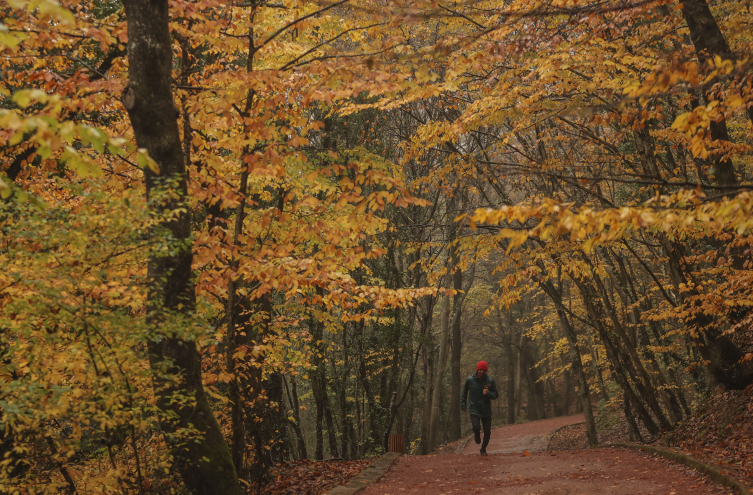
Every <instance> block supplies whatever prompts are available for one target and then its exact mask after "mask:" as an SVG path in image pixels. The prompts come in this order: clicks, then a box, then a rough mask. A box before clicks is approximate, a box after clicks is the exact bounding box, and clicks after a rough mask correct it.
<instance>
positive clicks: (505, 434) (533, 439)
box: [463, 413, 586, 454]
mask: <svg viewBox="0 0 753 495" xmlns="http://www.w3.org/2000/svg"><path fill="white" fill-rule="evenodd" d="M585 420H586V417H585V416H584V415H583V413H580V414H574V415H572V416H561V417H559V418H553V419H544V420H541V421H529V422H528V423H521V424H519V425H510V426H500V427H498V428H492V438H491V440H490V441H489V446H488V447H487V448H486V451H487V452H488V453H490V454H508V453H511V452H523V451H524V450H527V451H528V452H543V451H545V450H546V445H547V443H549V437H550V436H551V434H552V432H554V430H556V429H557V428H561V427H563V426H567V425H572V424H575V423H583V422H584V421H585ZM482 435H483V434H482ZM479 449H480V447H479V446H478V445H476V443H475V442H474V441H473V440H471V441H470V442H468V445H466V446H465V450H463V454H478V451H479Z"/></svg>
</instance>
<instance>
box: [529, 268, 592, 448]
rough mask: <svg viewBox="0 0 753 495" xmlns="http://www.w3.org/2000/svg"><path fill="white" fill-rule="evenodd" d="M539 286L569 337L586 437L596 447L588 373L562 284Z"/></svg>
mask: <svg viewBox="0 0 753 495" xmlns="http://www.w3.org/2000/svg"><path fill="white" fill-rule="evenodd" d="M539 286H540V287H541V288H542V289H543V290H544V292H546V294H547V295H548V296H549V297H550V299H551V300H552V302H553V303H554V308H555V310H556V311H557V317H558V318H559V320H560V324H561V326H562V330H563V331H564V333H565V337H567V342H568V344H569V347H570V363H571V365H572V368H573V373H574V374H575V379H576V380H577V381H578V392H579V393H580V400H581V403H582V404H583V412H584V414H585V416H586V436H587V437H588V444H589V445H590V446H592V447H594V446H596V445H598V444H599V440H598V438H597V436H596V422H595V421H594V415H593V410H592V408H591V394H590V390H589V387H588V380H587V379H586V373H585V371H584V369H583V361H582V360H581V358H580V346H579V344H578V335H577V334H576V332H575V328H573V326H572V324H571V323H570V319H569V318H568V316H567V312H566V311H565V305H564V304H563V303H562V282H560V286H559V288H557V287H555V286H554V283H553V282H551V281H548V282H539ZM567 406H569V404H566V407H567Z"/></svg>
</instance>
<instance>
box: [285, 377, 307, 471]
mask: <svg viewBox="0 0 753 495" xmlns="http://www.w3.org/2000/svg"><path fill="white" fill-rule="evenodd" d="M291 381H292V382H293V383H292V389H293V393H292V394H291V393H290V389H289V388H288V381H287V380H286V379H285V376H284V375H283V383H285V389H286V390H287V393H288V401H289V402H290V407H291V408H292V409H293V419H294V421H293V422H292V424H291V426H292V427H293V430H294V431H295V434H296V438H297V445H298V455H299V456H300V458H301V459H308V457H309V455H308V452H307V451H306V440H305V438H304V437H303V432H302V431H301V408H300V406H299V405H298V388H297V386H296V385H297V384H296V379H295V377H293V378H292V380H291Z"/></svg>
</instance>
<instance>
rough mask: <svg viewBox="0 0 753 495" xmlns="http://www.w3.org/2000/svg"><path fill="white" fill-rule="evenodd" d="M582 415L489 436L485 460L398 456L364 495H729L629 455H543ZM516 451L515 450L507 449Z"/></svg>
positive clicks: (687, 473)
mask: <svg viewBox="0 0 753 495" xmlns="http://www.w3.org/2000/svg"><path fill="white" fill-rule="evenodd" d="M582 420H583V415H582V414H581V415H575V416H567V417H562V418H554V419H547V420H542V421H531V422H529V423H524V424H520V425H511V426H503V427H499V428H494V429H493V430H492V440H491V442H490V443H489V448H488V449H487V450H488V452H489V454H490V455H488V456H479V455H468V454H471V453H476V454H477V453H478V449H479V447H478V445H476V444H475V443H474V442H473V440H471V441H470V442H469V444H468V446H467V447H466V449H465V450H464V451H463V454H459V455H426V456H402V457H400V458H399V459H398V460H397V461H396V462H395V464H394V465H393V466H392V467H391V468H390V470H389V471H388V472H387V473H385V475H384V476H383V477H382V478H381V479H380V480H379V481H378V482H376V483H374V484H372V485H371V486H369V487H368V488H367V489H366V490H365V491H363V492H360V493H361V494H362V495H398V494H399V495H407V494H420V495H451V494H452V495H454V494H482V495H493V494H500V495H501V494H504V495H591V494H594V495H596V494H599V495H601V494H609V495H681V494H682V495H707V494H725V493H732V492H730V491H729V490H728V489H724V488H723V487H720V486H717V485H714V484H713V483H711V482H709V481H707V480H706V479H705V478H704V477H701V476H699V475H698V473H696V472H695V471H692V470H690V469H688V468H685V467H683V466H680V465H678V464H674V463H672V462H669V461H666V460H664V459H663V458H658V457H652V456H649V455H646V454H642V453H639V452H636V451H633V450H625V449H616V448H600V449H593V450H570V451H560V452H544V450H545V449H546V442H547V441H548V438H549V435H550V434H551V433H552V432H553V431H554V430H556V429H557V428H559V427H561V426H565V425H568V424H573V423H579V422H581V421H582ZM511 449H517V450H511Z"/></svg>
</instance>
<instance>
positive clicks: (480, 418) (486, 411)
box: [460, 361, 499, 455]
mask: <svg viewBox="0 0 753 495" xmlns="http://www.w3.org/2000/svg"><path fill="white" fill-rule="evenodd" d="M487 371H489V367H488V366H487V365H486V361H479V362H478V364H477V365H476V373H474V374H473V375H471V376H469V377H468V378H466V379H465V385H464V386H463V391H462V392H461V394H460V409H461V410H462V411H465V410H466V409H468V407H467V406H468V405H469V403H470V413H471V424H472V425H473V435H474V437H475V440H476V443H477V444H479V443H481V425H483V427H484V443H482V444H481V455H486V446H487V445H489V438H490V437H491V436H492V404H491V401H492V400H494V399H496V398H497V397H499V394H498V393H497V385H496V384H495V383H494V378H492V377H490V376H489V375H487ZM469 396H470V397H469Z"/></svg>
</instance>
